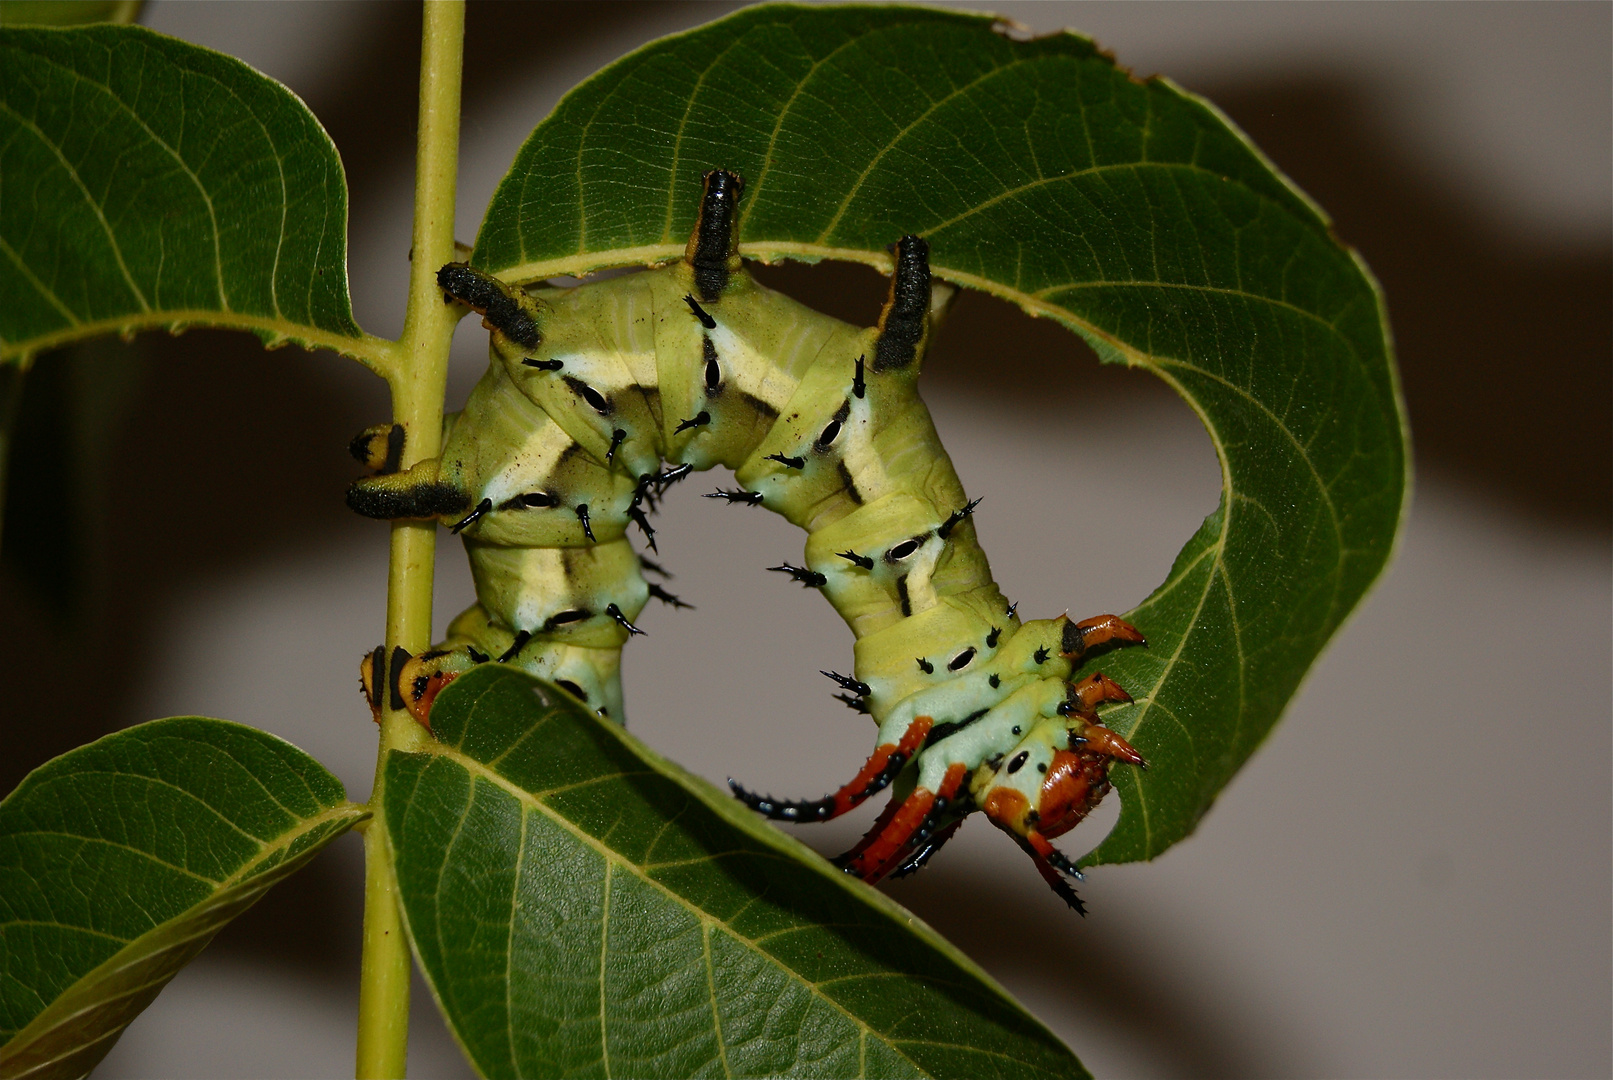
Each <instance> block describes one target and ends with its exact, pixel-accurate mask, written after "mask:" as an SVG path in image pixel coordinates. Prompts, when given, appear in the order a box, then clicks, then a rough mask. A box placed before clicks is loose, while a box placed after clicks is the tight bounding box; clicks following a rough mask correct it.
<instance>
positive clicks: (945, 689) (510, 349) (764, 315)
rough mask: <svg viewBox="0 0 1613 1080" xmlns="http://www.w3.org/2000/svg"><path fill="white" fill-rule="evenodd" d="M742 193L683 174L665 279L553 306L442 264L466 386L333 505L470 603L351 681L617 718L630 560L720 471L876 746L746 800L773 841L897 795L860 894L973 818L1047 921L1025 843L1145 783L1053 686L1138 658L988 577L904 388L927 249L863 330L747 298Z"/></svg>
mask: <svg viewBox="0 0 1613 1080" xmlns="http://www.w3.org/2000/svg"><path fill="white" fill-rule="evenodd" d="M743 187H744V182H743V181H742V180H741V178H740V177H739V176H738V175H736V174H734V173H731V172H726V171H723V170H714V171H712V172H709V173H707V174H706V175H705V191H704V196H703V198H702V200H701V209H700V215H699V219H698V221H697V223H696V225H695V228H694V232H693V234H692V235H691V237H690V239H689V244H688V247H687V249H686V251H685V254H684V257H683V258H682V259H681V260H678V261H677V262H674V263H671V264H668V265H665V266H661V267H659V268H656V269H652V270H647V271H644V272H640V273H634V274H627V275H622V276H617V277H611V278H607V279H604V280H599V281H594V282H590V283H587V284H583V285H580V286H576V287H573V288H555V287H549V286H541V287H534V288H528V289H522V288H519V287H515V286H511V285H507V284H505V283H503V282H501V281H499V280H497V279H495V278H493V277H491V276H489V275H487V274H485V273H483V272H481V271H479V270H476V269H474V268H472V267H470V266H468V265H465V264H460V263H451V264H449V265H447V266H445V267H443V268H442V270H441V271H440V273H439V274H438V283H439V284H440V285H441V286H442V289H443V291H444V293H445V299H446V300H448V301H449V302H459V303H463V304H465V305H467V306H468V307H470V308H471V309H473V310H475V311H477V312H479V313H480V314H481V315H482V320H483V325H484V326H486V327H487V329H488V330H489V331H490V332H491V339H492V349H491V351H492V363H491V366H490V367H489V368H488V371H487V373H486V375H484V376H483V378H482V380H481V382H480V383H479V384H478V385H477V387H476V388H475V390H474V391H472V393H471V395H470V399H469V400H468V402H467V403H466V405H465V408H464V410H463V411H462V412H460V413H459V414H457V415H455V416H450V417H448V418H447V421H446V424H445V435H444V443H443V451H442V456H441V457H440V458H437V459H433V460H428V461H423V462H420V463H419V464H417V465H415V466H414V467H413V468H411V469H409V470H407V471H399V469H398V462H399V460H400V455H401V452H402V448H403V440H404V432H403V431H402V429H401V428H397V427H390V428H389V427H385V426H382V427H377V428H372V429H370V430H369V431H366V432H364V433H363V434H361V435H360V436H359V437H358V438H357V439H356V440H354V444H353V450H354V454H355V456H357V457H358V458H359V459H360V460H361V461H363V462H365V463H366V464H368V465H369V466H370V467H371V468H372V469H374V470H375V472H374V474H373V475H371V476H367V477H365V478H363V479H360V480H359V481H357V482H356V483H355V484H354V485H353V488H352V490H351V491H350V493H349V497H348V502H349V504H350V505H351V506H352V507H353V508H354V509H355V510H357V511H358V512H359V513H361V514H365V515H368V516H370V517H375V518H388V519H394V518H421V519H437V520H441V521H443V522H444V523H446V524H448V525H450V526H451V528H452V529H453V531H454V532H455V533H458V534H459V535H460V536H461V537H463V539H464V542H465V547H466V549H467V551H468V553H469V556H470V562H471V569H472V572H473V576H474V578H475V582H476V596H477V603H476V604H475V606H473V607H472V608H470V610H468V611H466V612H464V613H463V614H461V615H460V616H459V617H458V618H456V619H455V620H454V621H453V622H452V624H450V626H449V628H448V639H447V640H446V641H444V642H443V643H442V644H440V645H438V646H436V647H435V648H433V649H432V650H431V651H429V652H426V653H422V654H421V655H419V656H414V657H411V656H409V655H408V654H407V653H406V652H403V651H402V650H396V651H395V653H394V655H392V656H390V657H389V656H386V655H384V651H383V650H381V649H377V650H376V651H375V652H374V653H373V654H372V655H371V656H369V657H366V658H365V662H364V664H363V665H362V667H363V675H364V683H365V688H366V693H367V694H368V695H369V697H370V702H371V706H372V708H373V709H374V710H375V711H376V714H377V716H379V712H380V708H381V694H382V693H383V692H385V693H387V694H388V696H389V698H390V699H391V702H392V704H393V706H394V707H407V708H408V709H409V710H410V711H411V713H412V714H413V715H414V716H415V718H416V719H418V720H419V721H420V722H421V723H422V724H425V725H427V726H428V727H429V724H430V710H431V705H432V702H433V700H434V699H435V698H436V695H437V693H438V691H439V690H441V689H442V687H443V686H445V685H446V684H447V683H448V682H449V681H451V680H452V679H454V678H455V677H456V676H457V675H459V674H460V673H462V672H464V671H467V670H469V669H470V668H471V667H472V666H473V665H476V664H482V663H499V664H511V665H515V666H518V667H520V668H523V669H525V670H527V671H530V672H532V673H533V674H535V675H538V676H541V677H543V678H545V679H548V680H550V681H551V682H553V683H554V684H555V685H557V686H559V687H560V688H562V689H563V690H565V691H567V692H569V693H571V694H573V695H574V696H575V697H576V698H577V699H578V700H580V701H582V702H584V703H585V704H587V705H588V706H590V707H592V708H593V709H595V710H596V711H597V712H598V713H599V714H600V715H601V716H610V717H614V718H617V719H620V718H621V716H622V706H621V684H620V680H619V665H620V658H621V648H622V645H623V644H624V643H625V642H626V641H627V640H628V639H629V638H630V637H631V636H633V635H635V634H638V633H641V632H642V631H640V630H639V628H638V627H637V626H636V625H635V624H634V622H633V620H634V619H636V618H638V616H639V612H640V610H641V609H642V608H643V607H644V605H645V604H646V603H647V602H648V600H649V598H650V597H651V596H654V597H657V598H658V599H660V600H662V601H664V602H667V603H671V604H674V605H678V604H681V601H679V600H678V599H677V597H675V596H673V595H672V594H671V593H669V592H667V591H666V590H665V589H663V588H662V587H661V586H659V585H654V584H649V583H647V582H645V580H644V577H643V575H642V571H643V570H649V571H651V572H652V573H658V574H661V573H664V571H661V569H660V567H658V566H657V565H656V564H655V563H653V562H651V561H650V560H648V559H646V558H643V557H642V556H640V555H638V554H637V553H636V552H635V551H634V550H633V548H632V547H631V546H630V545H629V543H628V539H627V535H626V532H627V526H628V524H629V523H634V524H636V525H637V526H638V527H639V528H640V529H641V530H642V532H643V535H644V537H645V539H646V541H647V542H648V546H649V547H650V548H651V549H652V550H653V549H655V534H654V530H653V529H652V528H651V526H650V523H649V520H648V518H647V516H646V511H651V510H654V509H655V505H656V500H657V498H658V497H659V496H660V495H662V494H663V493H664V492H665V490H666V487H667V485H669V484H671V483H672V482H674V481H676V480H679V479H682V478H683V477H684V476H686V475H687V474H688V473H689V472H691V471H693V470H699V469H706V468H710V467H711V466H713V465H719V464H721V465H726V466H728V467H729V468H732V469H733V470H734V474H735V478H736V479H737V480H738V482H739V489H738V490H735V491H717V492H713V493H712V495H711V497H713V498H724V499H727V500H729V501H730V502H739V503H746V504H749V505H753V506H765V507H767V508H768V509H770V510H773V511H775V512H777V513H779V514H782V515H783V516H784V517H786V518H788V519H789V520H790V521H792V522H794V523H795V524H796V525H799V526H801V527H802V528H804V529H805V530H806V531H807V533H808V539H807V545H806V556H805V559H804V560H803V562H804V565H803V566H794V565H791V564H790V563H784V564H783V565H781V566H775V567H772V569H774V570H777V571H780V572H782V573H786V574H788V575H790V576H791V578H793V579H794V580H795V581H798V582H800V583H801V584H802V585H803V586H805V587H808V588H816V589H818V590H820V591H821V592H822V593H823V594H824V595H825V596H826V597H827V598H828V600H829V602H830V603H831V604H833V605H834V608H835V610H836V611H838V612H839V613H840V615H841V616H842V617H843V618H844V619H845V620H846V622H847V623H848V624H849V625H850V626H851V629H852V631H853V633H854V634H855V635H856V638H857V641H856V646H855V666H854V669H853V671H854V674H853V675H852V676H851V677H847V676H844V675H840V674H837V673H834V672H825V673H824V674H826V675H828V676H829V677H830V678H832V679H834V680H835V682H837V683H838V684H839V685H840V687H841V688H842V689H843V690H844V691H845V692H844V693H842V694H840V695H839V697H840V700H842V701H843V702H845V703H846V704H847V705H849V706H850V707H851V708H853V709H855V710H856V711H858V712H860V713H866V714H868V715H869V716H871V717H872V719H873V720H874V722H875V723H876V724H877V725H878V729H879V734H878V740H877V746H876V747H875V749H874V752H873V754H872V756H870V757H869V759H868V761H867V763H866V764H865V765H864V766H863V767H862V770H861V771H860V772H858V773H857V775H856V776H855V777H854V778H853V779H852V780H851V782H850V783H848V784H846V785H845V786H844V787H842V788H840V790H839V791H837V792H835V793H834V794H833V795H830V796H827V797H825V798H822V799H818V800H814V801H800V802H796V801H785V800H779V799H774V798H773V797H771V796H760V795H757V794H754V793H752V792H750V791H747V790H746V789H745V788H743V787H741V786H740V785H738V784H737V783H733V782H732V781H730V784H731V785H732V787H733V790H734V794H735V795H736V796H738V797H739V798H740V799H742V800H743V801H744V802H745V803H746V805H748V806H750V807H752V808H753V809H755V810H757V811H759V812H761V813H762V814H765V815H766V816H767V817H770V818H773V819H775V820H781V821H796V822H805V821H828V820H829V819H831V818H834V817H837V816H839V815H840V814H843V813H845V812H846V811H848V810H850V809H852V808H853V807H855V806H857V805H858V804H859V803H861V802H863V801H864V800H865V799H867V798H868V797H869V796H871V795H873V794H875V793H876V792H878V791H881V790H882V789H884V788H886V787H888V786H892V785H894V786H895V790H896V791H897V792H899V793H902V796H901V797H900V798H896V797H893V798H892V799H891V801H890V804H889V805H888V806H887V807H886V808H885V810H884V812H883V813H882V814H881V815H880V816H879V818H878V820H877V821H876V822H875V823H874V826H873V828H872V829H871V830H870V831H869V832H868V834H867V835H866V836H865V837H864V838H863V839H862V841H861V842H860V843H858V844H857V845H856V846H855V847H853V848H852V849H851V850H850V851H848V852H846V853H845V854H844V855H842V856H841V857H840V858H839V859H838V860H837V862H838V864H839V865H840V866H842V867H843V868H845V869H846V870H847V871H849V872H850V873H852V874H855V875H856V876H857V877H859V878H861V879H863V880H864V881H868V882H874V881H878V880H879V879H881V878H883V877H885V876H886V875H889V874H897V875H900V874H904V873H910V872H912V871H914V870H916V869H918V868H919V867H921V866H922V865H924V863H925V862H926V861H927V860H928V859H929V858H930V856H931V855H932V854H934V852H935V851H936V850H937V849H938V848H939V847H940V846H941V845H942V844H943V843H945V842H946V840H947V839H948V838H949V837H951V836H952V834H953V833H954V832H955V831H956V830H957V828H958V826H959V825H960V824H962V821H963V819H964V817H965V816H966V815H968V814H969V813H971V812H972V811H973V810H975V809H977V808H978V809H980V810H983V811H985V814H986V816H987V818H989V819H990V820H991V822H992V823H993V824H994V825H996V826H997V827H999V828H1001V829H1003V830H1004V831H1006V832H1008V833H1009V834H1010V835H1012V836H1013V837H1014V838H1015V839H1016V840H1017V841H1018V842H1019V844H1020V846H1021V847H1023V848H1024V849H1025V851H1026V852H1028V853H1029V854H1030V856H1031V858H1032V859H1033V860H1034V861H1035V863H1036V867H1037V869H1038V871H1040V873H1041V875H1042V877H1043V878H1044V879H1046V881H1047V882H1048V884H1049V885H1051V886H1052V887H1053V890H1054V891H1055V892H1056V893H1058V895H1059V896H1061V897H1062V898H1064V900H1065V901H1067V902H1068V903H1069V904H1070V906H1072V907H1074V908H1075V909H1076V910H1077V911H1081V910H1083V909H1082V905H1081V901H1080V899H1079V898H1078V897H1077V896H1076V894H1075V891H1074V890H1073V889H1072V888H1071V887H1070V885H1069V883H1068V882H1067V881H1066V880H1065V877H1066V876H1069V877H1079V876H1080V875H1079V873H1078V872H1077V870H1076V868H1075V866H1074V864H1073V863H1072V862H1071V861H1070V860H1069V859H1068V858H1066V857H1065V856H1064V855H1063V854H1062V853H1060V852H1059V851H1058V850H1057V849H1055V848H1054V847H1053V845H1052V844H1051V843H1050V840H1051V839H1052V838H1053V837H1056V836H1059V835H1060V834H1062V833H1064V832H1066V831H1068V830H1069V829H1070V828H1072V827H1073V826H1074V825H1075V824H1076V823H1077V822H1079V821H1080V820H1081V819H1082V818H1083V817H1085V816H1086V814H1087V813H1088V812H1089V811H1090V810H1091V809H1092V807H1093V806H1095V805H1096V804H1097V802H1098V800H1099V799H1101V798H1102V797H1103V795H1104V794H1105V793H1106V792H1107V791H1108V789H1109V777H1108V769H1109V765H1110V762H1111V761H1121V762H1126V763H1129V764H1132V765H1136V766H1144V765H1145V763H1144V761H1143V759H1142V757H1141V755H1139V754H1138V753H1137V752H1136V751H1135V750H1134V749H1132V747H1131V746H1130V745H1128V744H1127V743H1126V741H1125V740H1124V739H1122V738H1121V737H1120V736H1119V735H1117V734H1116V733H1114V732H1113V731H1110V730H1109V729H1108V728H1106V727H1104V726H1103V725H1102V724H1101V723H1100V722H1099V719H1098V714H1097V707H1098V706H1099V705H1100V704H1101V703H1104V702H1117V701H1119V702H1124V701H1130V700H1131V698H1130V697H1129V696H1128V695H1127V694H1126V692H1125V691H1124V690H1122V689H1121V688H1120V687H1119V686H1117V685H1115V684H1114V683H1113V682H1112V681H1110V680H1109V679H1107V678H1105V677H1104V676H1103V675H1102V674H1092V675H1090V676H1088V677H1086V678H1085V679H1082V680H1081V681H1080V682H1077V683H1074V684H1071V683H1070V682H1069V681H1068V680H1069V678H1070V675H1071V673H1072V671H1073V669H1074V667H1075V665H1076V664H1077V663H1079V662H1080V661H1081V660H1082V659H1083V658H1084V657H1085V656H1086V655H1087V654H1088V653H1089V652H1090V651H1091V650H1093V649H1094V648H1097V647H1099V646H1103V645H1112V644H1142V643H1143V638H1142V635H1141V634H1140V633H1138V632H1137V630H1136V629H1135V628H1133V627H1132V626H1130V625H1128V624H1127V623H1125V622H1123V621H1122V620H1120V619H1119V618H1117V617H1115V616H1113V615H1101V616H1098V617H1097V618H1092V619H1087V620H1085V621H1083V622H1072V621H1070V619H1069V618H1068V617H1067V616H1060V617H1059V618H1057V619H1039V620H1032V621H1029V622H1024V623H1021V622H1020V621H1019V618H1018V616H1017V615H1016V613H1015V606H1014V605H1012V604H1009V603H1007V602H1006V601H1005V600H1004V598H1003V595H1002V593H1001V592H1000V591H999V590H998V588H997V586H996V585H995V584H994V583H993V582H992V579H991V574H990V571H989V569H988V567H987V565H986V559H985V555H984V554H983V553H982V551H981V550H980V546H979V544H978V542H977V540H976V537H975V529H974V523H973V521H972V519H971V514H972V512H973V511H974V508H975V505H976V504H975V503H974V502H970V501H969V500H968V499H967V498H966V496H965V495H964V492H963V487H962V485H961V484H960V483H959V481H958V477H957V474H956V472H955V471H954V470H953V468H952V463H951V461H950V460H949V459H948V458H947V455H946V452H945V451H944V450H943V449H942V447H941V443H940V440H939V438H938V437H937V435H936V432H935V428H934V425H933V424H932V423H931V420H930V415H929V411H928V410H927V409H926V408H925V406H924V403H923V402H922V401H921V400H920V398H919V395H918V391H917V386H916V383H917V378H918V374H919V367H920V362H921V359H922V357H923V355H924V350H925V346H926V345H927V343H928V337H929V332H930V324H931V284H930V269H929V246H928V244H926V243H925V241H923V240H921V239H919V238H918V237H916V236H904V237H902V238H901V239H900V240H898V241H897V242H896V244H895V246H894V254H895V270H894V273H893V276H892V278H891V285H890V293H889V298H888V299H887V301H886V303H885V307H884V311H883V312H882V314H881V315H880V319H879V324H878V325H877V326H875V327H872V328H860V327H855V326H852V325H850V324H848V323H844V322H841V321H840V320H838V319H834V318H831V317H829V316H826V315H823V314H820V313H818V312H815V311H813V310H811V309H810V308H807V307H805V306H804V305H802V304H799V303H797V302H796V301H794V300H791V299H790V298H788V297H786V296H784V295H783V294H781V293H777V292H774V291H772V290H770V289H767V288H764V287H762V286H761V285H759V284H757V282H756V281H755V280H754V279H753V278H752V277H751V275H750V273H749V271H748V270H746V268H745V266H744V265H743V263H742V262H741V261H740V258H739V254H738V250H737V245H736V242H735V233H736V231H737V230H736V229H735V227H734V220H735V210H736V207H737V204H738V201H739V197H740V193H741V191H742V190H743Z"/></svg>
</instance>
